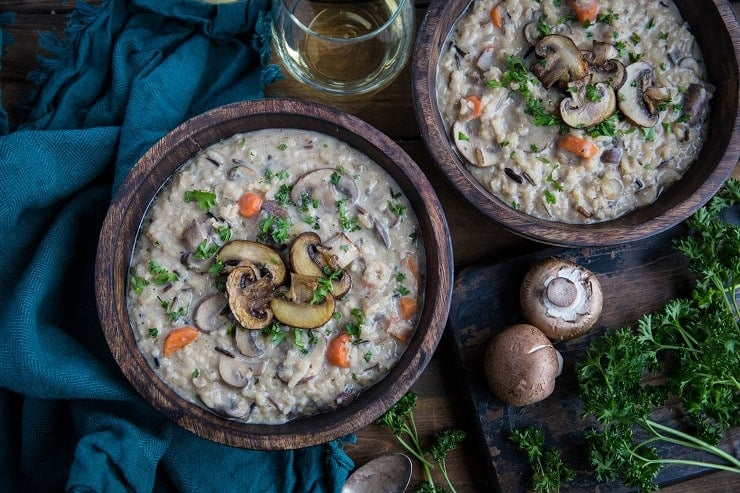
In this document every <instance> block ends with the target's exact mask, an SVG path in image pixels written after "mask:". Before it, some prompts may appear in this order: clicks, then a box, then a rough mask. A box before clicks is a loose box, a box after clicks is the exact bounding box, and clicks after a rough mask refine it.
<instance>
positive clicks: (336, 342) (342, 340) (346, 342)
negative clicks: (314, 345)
mask: <svg viewBox="0 0 740 493" xmlns="http://www.w3.org/2000/svg"><path fill="white" fill-rule="evenodd" d="M350 349H351V348H350V338H349V334H348V333H346V332H342V333H341V334H339V335H337V336H335V337H334V338H333V339H332V340H331V341H329V346H328V347H327V348H326V360H327V361H328V362H329V363H330V364H332V365H334V366H338V367H339V368H349V351H350Z"/></svg>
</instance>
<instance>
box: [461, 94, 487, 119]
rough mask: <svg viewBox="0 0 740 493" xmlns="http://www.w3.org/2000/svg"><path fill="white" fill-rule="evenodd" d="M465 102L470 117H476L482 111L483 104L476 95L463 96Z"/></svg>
mask: <svg viewBox="0 0 740 493" xmlns="http://www.w3.org/2000/svg"><path fill="white" fill-rule="evenodd" d="M465 102H466V104H467V105H468V108H469V109H470V116H471V118H478V117H479V116H480V115H481V113H482V112H483V105H482V104H481V101H480V98H479V97H478V96H468V97H466V98H465Z"/></svg>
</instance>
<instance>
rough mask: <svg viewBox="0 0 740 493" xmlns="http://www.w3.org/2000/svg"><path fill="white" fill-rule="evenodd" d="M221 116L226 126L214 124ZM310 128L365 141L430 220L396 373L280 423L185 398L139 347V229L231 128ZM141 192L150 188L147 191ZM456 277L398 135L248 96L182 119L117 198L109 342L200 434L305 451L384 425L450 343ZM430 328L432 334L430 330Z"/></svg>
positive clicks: (107, 281)
mask: <svg viewBox="0 0 740 493" xmlns="http://www.w3.org/2000/svg"><path fill="white" fill-rule="evenodd" d="M214 122H219V123H218V125H213V123H214ZM246 122H249V125H246ZM219 125H220V127H221V128H222V129H223V128H226V130H225V132H224V131H223V130H222V131H221V133H219V130H218V126H219ZM234 125H236V126H237V127H239V128H241V126H242V125H245V127H247V129H246V130H236V131H234V130H233V128H232V126H234ZM298 125H300V126H298ZM308 125H317V126H318V128H320V129H319V130H317V129H316V128H308V129H309V130H314V131H318V132H322V133H326V134H329V135H332V136H334V137H338V138H339V139H340V140H342V141H344V142H347V143H348V144H350V145H351V146H353V147H355V148H356V149H358V145H361V146H363V147H364V149H359V150H360V151H361V152H364V153H365V154H367V155H368V156H369V157H370V158H371V159H373V160H374V161H376V162H377V163H378V164H379V165H380V166H381V167H382V168H383V169H384V170H385V171H386V172H388V173H389V174H390V175H391V176H392V177H393V178H394V179H395V180H396V181H397V183H398V184H399V186H401V188H402V189H403V191H404V193H405V194H406V196H407V198H408V199H409V201H410V202H411V205H412V207H413V209H414V211H415V212H416V215H417V218H418V220H419V224H420V232H421V234H422V241H423V247H424V254H425V256H426V269H427V270H426V272H425V284H424V300H423V303H422V309H421V313H420V316H419V322H418V324H417V330H416V332H415V333H414V335H413V336H412V338H411V340H410V341H409V344H408V346H407V348H406V350H405V351H404V353H403V355H402V356H401V358H400V360H399V361H398V362H397V363H396V365H395V366H394V367H393V368H392V369H391V370H390V371H389V372H388V374H387V375H386V376H385V377H383V378H382V379H381V380H379V381H378V382H376V383H375V384H373V385H371V386H370V387H368V388H366V389H365V390H364V391H363V392H362V393H361V394H360V395H359V396H358V397H357V398H356V399H355V400H353V401H352V402H351V403H349V404H348V405H346V406H343V407H339V408H337V409H336V410H333V411H331V412H326V413H320V414H315V415H311V416H307V417H303V418H298V419H296V420H292V421H289V422H287V423H285V424H280V425H260V424H246V423H243V422H239V421H234V420H228V419H226V418H223V417H220V416H217V415H216V414H214V413H212V412H210V411H207V410H206V409H204V408H203V407H201V406H199V405H197V404H193V403H190V402H189V401H187V400H186V399H185V398H183V397H180V396H179V395H177V394H176V393H175V392H174V390H172V389H171V388H170V387H169V385H168V384H166V383H165V382H164V380H162V379H161V378H160V377H158V376H157V374H156V373H155V371H154V370H153V369H152V368H151V367H150V366H149V364H148V363H147V361H146V359H145V358H144V355H143V353H142V352H141V351H140V350H139V349H138V346H137V344H136V341H135V336H134V331H133V328H132V326H131V323H130V318H129V315H128V310H127V305H126V292H127V290H126V288H127V284H128V276H127V273H128V268H129V265H130V258H131V255H132V252H133V246H134V242H135V239H136V234H137V232H138V229H139V225H140V223H141V220H142V218H143V215H144V213H145V212H146V210H147V208H148V207H149V204H150V203H151V200H152V199H153V197H154V196H155V195H156V193H157V192H158V191H159V190H161V188H162V187H163V186H164V184H166V182H167V180H168V179H169V177H170V176H171V175H172V173H173V172H174V171H176V170H177V169H179V167H180V166H181V165H182V164H184V163H185V162H186V161H187V159H188V158H189V157H191V156H192V155H194V154H196V153H197V152H198V151H200V150H202V149H205V148H206V147H207V146H208V145H210V144H212V143H215V142H217V141H218V140H219V139H220V138H223V137H224V135H226V134H229V135H228V136H230V135H233V134H235V133H240V132H242V131H250V130H257V129H261V128H299V129H300V128H303V129H306V128H307V127H306V126H308ZM229 129H231V130H229ZM163 162H164V163H165V164H166V165H163V164H161V163H163ZM175 162H177V163H178V164H175ZM158 166H159V167H158ZM165 168H166V169H165ZM141 190H144V191H149V193H139V192H140V191H141ZM432 259H433V260H434V261H433V262H430V260H432ZM453 277H454V274H453V255H452V242H451V238H450V234H449V228H448V225H447V221H446V218H445V216H444V213H443V211H442V207H441V204H440V202H439V199H438V198H437V195H436V193H435V191H434V189H433V188H432V186H431V184H430V183H429V181H428V179H427V178H426V176H425V175H424V173H423V172H422V171H421V169H420V168H419V167H418V165H417V164H416V163H415V162H414V161H413V160H412V159H411V157H410V156H409V155H408V154H407V153H406V152H405V151H404V150H403V149H402V148H401V147H400V146H399V145H398V144H397V143H396V142H395V141H393V140H392V139H391V138H389V137H388V136H386V135H385V134H383V133H382V132H381V131H379V130H378V129H376V128H374V127H372V126H371V125H369V124H368V123H366V122H364V121H362V120H360V119H359V118H357V117H355V116H352V115H350V114H348V113H345V112H342V111H340V110H338V109H335V108H332V107H329V106H325V105H322V104H319V103H313V102H307V101H299V100H295V99H289V98H264V99H259V100H252V101H241V102H236V103H232V104H227V105H224V106H220V107H217V108H214V109H212V110H210V111H206V112H204V113H201V114H199V115H196V116H194V117H192V118H190V119H189V120H187V121H185V122H184V123H182V124H180V125H179V126H178V127H176V128H175V129H173V130H172V131H171V132H169V133H167V134H166V135H165V136H164V137H162V138H161V139H160V140H159V141H158V142H157V143H155V144H154V145H153V146H152V147H150V148H149V149H148V150H147V151H146V152H145V154H144V155H143V156H142V157H141V158H140V159H139V160H138V161H137V162H136V164H135V165H134V166H133V168H132V169H131V170H130V172H129V173H128V174H127V176H126V178H125V179H124V181H123V182H122V184H121V186H120V187H119V189H118V190H117V192H116V194H115V196H114V198H113V200H112V201H111V203H110V206H109V209H108V212H107V214H106V217H105V219H104V222H103V226H102V228H101V231H100V235H99V242H98V250H97V254H96V261H95V283H96V304H97V309H98V315H99V318H100V321H101V325H102V328H103V332H104V335H105V338H106V342H107V344H108V347H109V349H110V351H111V353H112V355H113V357H114V359H115V361H116V363H117V365H118V367H119V368H120V369H121V371H122V372H123V374H124V376H125V377H126V379H127V380H128V381H129V383H130V384H131V385H132V386H133V387H134V389H135V390H136V391H137V392H138V393H139V394H140V395H141V396H142V397H143V398H144V400H145V401H147V402H148V403H149V404H150V405H152V406H153V407H154V408H155V409H156V410H157V411H159V412H161V413H162V414H164V415H165V416H166V417H167V418H169V419H170V420H171V421H173V422H175V423H176V424H177V425H179V426H181V427H182V428H184V429H186V430H188V431H190V432H192V433H194V434H195V435H198V436H201V437H203V438H206V439H209V440H211V441H215V442H219V443H222V444H225V445H229V446H235V447H240V448H248V449H259V450H288V449H295V448H301V447H307V446H311V445H317V444H320V443H325V442H328V441H330V440H334V439H338V438H341V437H343V436H346V435H349V434H351V433H352V432H354V431H356V430H357V429H359V428H362V427H364V426H366V425H368V424H370V423H372V422H374V421H375V420H376V419H377V418H378V417H380V416H381V415H382V414H383V413H384V412H385V411H386V410H387V409H388V408H390V407H391V406H392V405H393V404H394V403H395V402H397V401H398V400H399V399H400V398H401V397H402V396H403V395H404V394H405V393H406V392H407V391H408V390H409V389H410V388H411V386H412V385H413V383H414V382H415V381H416V379H418V377H419V376H420V375H421V374H422V372H423V371H424V369H425V368H426V366H427V365H428V363H429V361H430V360H431V357H432V355H433V353H434V351H435V350H436V348H437V346H438V344H439V341H440V340H441V337H442V333H443V331H444V328H445V324H446V321H447V315H448V313H449V309H450V303H451V299H452V296H451V293H452V283H453ZM420 327H423V328H424V330H422V331H420V330H419V328H420ZM132 348H133V349H135V351H131V349H132Z"/></svg>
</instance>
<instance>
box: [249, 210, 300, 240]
mask: <svg viewBox="0 0 740 493" xmlns="http://www.w3.org/2000/svg"><path fill="white" fill-rule="evenodd" d="M291 226H293V221H292V220H291V219H290V218H289V217H280V216H276V215H274V214H270V215H269V216H267V218H265V219H263V220H262V221H260V223H259V230H260V232H259V233H258V234H257V239H258V240H260V241H262V242H265V241H267V240H268V238H272V241H274V242H275V243H277V244H278V245H280V244H282V243H285V242H286V241H288V237H289V233H288V231H289V230H290V228H291Z"/></svg>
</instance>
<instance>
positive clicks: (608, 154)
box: [600, 146, 624, 164]
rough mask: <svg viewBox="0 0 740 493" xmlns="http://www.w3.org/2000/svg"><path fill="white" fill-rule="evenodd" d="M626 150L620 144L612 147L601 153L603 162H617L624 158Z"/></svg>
mask: <svg viewBox="0 0 740 493" xmlns="http://www.w3.org/2000/svg"><path fill="white" fill-rule="evenodd" d="M623 152H624V151H623V150H622V148H621V147H619V146H614V147H610V148H609V149H606V150H605V151H604V152H602V153H601V158H600V159H601V162H602V163H608V164H617V163H619V161H620V160H621V159H622V153H623Z"/></svg>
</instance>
